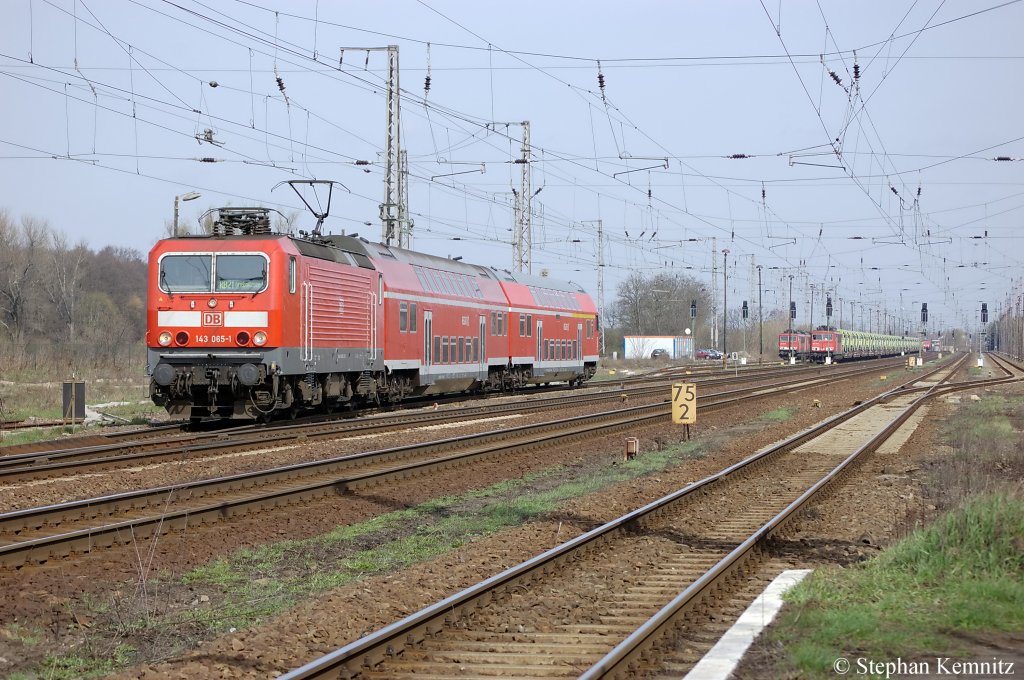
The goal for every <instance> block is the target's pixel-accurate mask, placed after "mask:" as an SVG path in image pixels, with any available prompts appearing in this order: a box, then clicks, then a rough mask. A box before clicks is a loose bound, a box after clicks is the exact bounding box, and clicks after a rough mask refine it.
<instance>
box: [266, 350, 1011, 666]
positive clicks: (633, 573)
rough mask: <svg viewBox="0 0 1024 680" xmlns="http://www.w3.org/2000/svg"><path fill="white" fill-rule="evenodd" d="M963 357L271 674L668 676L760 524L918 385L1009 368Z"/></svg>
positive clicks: (842, 469) (760, 555)
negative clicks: (963, 372)
mask: <svg viewBox="0 0 1024 680" xmlns="http://www.w3.org/2000/svg"><path fill="white" fill-rule="evenodd" d="M965 359H966V357H965V358H961V359H960V360H959V361H958V362H957V363H956V364H955V365H953V366H947V367H939V368H937V369H935V370H934V371H931V372H930V373H929V374H925V375H924V376H920V377H919V378H918V379H917V380H916V381H915V382H916V383H917V384H915V385H913V386H911V387H910V388H908V389H899V390H892V391H890V392H888V393H886V394H883V395H880V396H879V397H876V398H875V399H872V400H870V401H867V402H865V403H864V404H861V405H858V406H855V407H854V408H852V409H849V410H848V411H846V412H844V413H841V414H839V415H836V416H834V417H832V418H830V419H828V420H826V421H824V422H823V423H820V424H818V425H816V426H814V427H812V428H810V429H808V430H806V431H804V432H802V433H800V434H798V435H796V436H794V437H791V438H789V439H787V440H786V441H784V442H781V443H780V444H777V445H774V446H772V447H769V448H767V449H763V450H761V451H759V452H757V453H755V454H753V455H751V456H750V457H748V458H747V459H745V460H743V461H741V462H740V463H737V464H735V465H733V466H730V467H729V468H726V469H725V470H722V471H721V472H719V473H717V474H715V475H712V476H710V477H707V478H705V479H702V480H700V481H698V482H695V483H693V484H691V485H689V486H687V487H685V488H684V489H681V490H679V491H676V492H674V493H672V494H670V495H668V496H665V497H663V498H661V499H658V500H656V501H654V502H652V503H649V504H648V505H646V506H644V507H643V508H640V509H638V510H635V511H633V512H631V513H629V514H627V515H624V516H622V517H620V518H618V519H616V520H614V521H612V522H609V523H608V524H606V525H603V526H601V527H598V528H596V529H594V530H592V531H589V532H587V533H586V534H583V535H582V536H579V537H577V538H575V539H573V540H571V541H568V542H566V543H564V544H562V545H560V546H558V547H556V548H553V549H552V550H549V551H547V552H545V553H543V554H542V555H538V556H537V557H534V558H532V559H530V560H528V561H526V562H524V563H522V564H520V565H518V566H516V567H512V568H511V569H508V570H506V571H504V572H502V573H500V574H498V575H496V576H493V577H491V578H489V579H486V580H485V581H482V582H481V583H479V584H477V585H475V586H472V587H470V588H467V589H465V590H463V591H462V592H460V593H457V594H455V595H452V596H451V597H449V598H447V599H445V600H442V601H441V602H438V603H436V604H434V605H432V606H430V607H427V608H425V609H423V610H421V611H419V612H416V613H414V614H411V615H410V616H408V617H406V618H405V619H402V620H401V621H398V622H396V623H393V624H391V625H389V626H386V627H385V628H382V629H380V630H379V631H377V632H375V633H373V634H371V635H368V636H366V637H364V638H361V639H359V640H356V641H354V642H352V643H350V644H348V645H346V646H345V647H342V648H341V649H339V650H337V651H335V652H332V653H330V654H328V655H326V656H324V657H322V658H320V659H317V660H315V661H312V662H310V663H308V664H306V665H305V666H303V667H301V668H299V669H296V670H294V671H292V672H290V673H287V674H286V675H284V676H282V678H284V679H285V680H300V679H306V678H322V677H332V678H336V677H342V678H353V677H370V678H412V677H415V678H446V677H455V676H459V677H466V676H469V677H484V676H488V677H494V676H518V677H531V678H542V677H543V678H548V677H550V678H555V677H581V678H604V677H618V678H633V677H641V676H651V677H666V678H668V677H675V678H678V677H681V675H682V674H683V672H684V671H685V670H686V668H687V667H688V666H689V665H690V664H692V663H693V662H694V661H696V660H697V654H696V653H694V652H693V650H692V648H691V649H690V650H688V651H686V652H683V653H680V652H678V651H677V650H678V648H679V647H680V646H681V643H684V642H686V641H687V640H691V639H694V638H700V637H702V633H701V630H702V627H703V626H704V625H705V624H706V621H707V619H708V614H709V613H710V611H711V610H713V609H715V607H716V606H717V604H716V602H720V601H721V600H722V599H723V598H725V597H726V596H728V594H729V593H730V592H731V591H734V590H737V589H739V588H740V587H741V586H742V585H743V584H745V583H746V582H747V577H748V576H749V575H750V574H752V573H754V572H755V571H756V570H757V565H758V563H759V562H760V561H761V560H762V559H764V558H765V556H766V555H767V553H768V552H770V541H771V540H772V539H773V537H775V536H777V535H779V534H780V532H782V531H784V530H785V527H786V526H787V524H788V523H789V522H791V521H792V520H794V519H795V518H797V517H798V516H799V515H800V512H801V510H802V509H803V508H804V507H806V505H807V504H808V503H809V502H811V501H812V499H816V498H818V497H819V495H820V494H822V493H824V492H825V491H827V490H828V489H830V488H832V487H834V486H835V485H836V483H837V482H838V481H839V480H841V478H842V476H843V475H845V474H848V473H849V472H850V470H851V469H853V466H855V465H856V463H857V462H858V461H859V460H861V459H862V458H863V457H865V456H866V455H868V454H869V453H870V452H872V451H874V450H875V449H877V448H878V447H879V446H880V445H881V444H882V443H883V442H885V441H886V440H887V439H888V438H889V437H891V436H892V435H893V434H894V433H895V432H897V431H898V430H899V428H900V426H901V425H902V424H903V423H904V422H906V420H907V419H908V418H910V417H911V415H912V414H913V413H914V411H915V410H916V409H917V408H918V407H919V406H920V405H921V404H922V403H924V401H925V400H927V399H928V398H930V397H932V396H935V395H936V394H941V393H945V392H949V391H954V390H962V389H973V388H976V387H978V386H981V385H994V384H1001V383H1005V382H1009V381H1013V380H1019V379H1021V371H1020V370H1019V369H1017V370H1011V368H1010V367H1009V366H1004V370H1006V371H1007V372H1008V375H1007V376H1006V377H1003V378H997V379H992V380H988V381H984V382H977V381H976V382H971V383H965V382H961V383H957V384H946V383H947V381H948V380H950V379H951V378H952V376H954V375H955V374H956V373H958V372H959V371H960V369H961V368H962V367H963V365H964V362H965ZM996 361H999V360H998V359H997V360H996ZM759 480H760V481H759ZM730 490H732V492H730ZM737 490H740V491H737ZM738 499H739V500H738ZM682 646H684V647H685V646H688V645H682ZM663 672H664V675H662V673H663Z"/></svg>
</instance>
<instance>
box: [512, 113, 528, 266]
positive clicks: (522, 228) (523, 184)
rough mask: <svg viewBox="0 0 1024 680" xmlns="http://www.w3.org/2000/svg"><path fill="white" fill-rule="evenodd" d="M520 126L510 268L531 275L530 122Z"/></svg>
mask: <svg viewBox="0 0 1024 680" xmlns="http://www.w3.org/2000/svg"><path fill="white" fill-rule="evenodd" d="M520 125H521V126H522V128H523V148H522V155H521V156H520V157H519V158H518V159H516V163H517V164H518V165H520V166H521V170H522V178H521V181H520V185H519V193H517V194H516V208H515V227H514V229H513V238H512V267H513V268H514V269H515V270H516V271H517V272H521V271H525V272H527V273H528V274H532V273H533V263H532V262H531V254H532V251H533V224H532V214H533V209H532V207H531V200H532V198H533V192H532V188H531V186H530V179H531V178H530V170H531V168H530V121H528V120H524V121H523V122H522V123H520Z"/></svg>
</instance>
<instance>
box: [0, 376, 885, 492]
mask: <svg viewBox="0 0 1024 680" xmlns="http://www.w3.org/2000/svg"><path fill="white" fill-rule="evenodd" d="M889 364H892V362H888V363H883V364H882V365H881V366H879V365H877V364H873V365H871V366H870V368H869V367H867V366H857V365H855V366H853V367H852V368H846V369H824V368H821V367H807V368H803V369H799V370H797V371H792V372H788V373H786V374H782V375H785V376H786V377H787V379H786V380H783V381H778V380H776V378H778V377H782V375H780V374H778V373H777V372H772V371H767V372H753V373H748V374H744V375H743V376H720V375H719V376H705V377H701V376H692V375H686V374H685V373H682V374H678V377H677V378H676V379H679V378H684V377H685V378H686V379H687V380H692V381H694V382H696V383H697V384H698V385H700V386H701V388H702V389H703V388H705V387H707V386H711V385H731V384H737V383H739V384H742V383H747V382H751V381H759V380H764V379H769V378H771V379H772V380H773V381H774V384H778V385H785V384H791V383H792V382H793V381H799V380H806V379H807V378H806V377H805V374H810V375H820V374H823V373H828V375H829V376H831V377H835V376H837V375H842V374H843V372H844V371H854V372H855V374H860V373H862V372H864V371H865V370H878V369H879V368H880V367H884V366H887V365H889ZM893 365H894V364H893ZM673 375H674V374H670V375H668V376H665V377H662V378H661V379H660V380H649V381H648V382H645V383H644V385H643V386H638V387H631V388H626V387H625V386H624V385H623V386H621V387H619V388H616V384H615V383H613V384H611V385H609V386H608V387H609V388H610V389H611V390H612V391H605V392H590V393H578V392H573V393H572V394H571V395H568V396H554V397H543V398H538V399H533V400H527V401H515V402H496V401H493V400H492V401H489V402H487V404H486V405H480V406H468V407H464V408H459V409H445V410H442V411H424V410H420V409H417V410H404V411H396V412H389V413H384V414H380V415H376V416H369V417H365V418H358V419H352V418H348V419H337V418H327V417H320V418H314V419H310V421H309V422H302V423H287V424H283V425H277V426H274V427H266V426H256V425H241V426H235V427H232V428H225V429H220V430H216V431H213V432H201V433H182V432H177V431H175V432H173V433H171V434H169V435H167V436H164V437H159V436H153V435H152V433H150V432H149V431H147V432H146V435H147V436H145V437H143V438H140V439H137V440H133V439H131V438H130V437H127V436H125V437H119V438H118V441H113V442H111V441H101V442H100V443H96V444H88V445H85V446H77V447H74V448H53V449H50V450H44V451H31V452H27V453H15V454H10V455H7V456H3V457H0V483H8V484H10V483H15V482H24V481H30V480H38V479H48V478H53V477H57V476H68V475H74V474H81V473H83V472H94V471H98V470H110V469H116V468H120V467H126V466H137V465H144V464H151V463H154V462H158V461H171V460H194V459H196V458H199V457H203V456H214V455H222V454H225V453H231V452H237V451H246V450H252V449H257V448H266V447H267V446H285V445H287V444H289V443H291V442H294V441H297V440H300V439H305V440H307V441H312V440H320V439H334V438H341V437H352V436H361V435H368V434H377V433H382V432H390V431H396V430H400V429H406V428H409V427H427V426H435V425H440V424H447V423H452V422H464V421H467V420H472V419H479V418H494V417H497V416H500V415H502V414H508V413H529V412H537V411H545V410H549V411H553V412H555V411H557V410H559V409H562V408H566V407H574V406H583V405H588V404H602V403H614V402H617V401H623V400H627V401H628V400H630V399H634V400H635V399H638V398H649V397H650V396H651V395H652V394H653V395H655V396H657V397H659V398H660V397H662V396H663V394H664V392H660V393H659V392H658V390H665V389H666V388H667V387H668V386H669V385H671V381H670V379H671V378H672V377H673ZM57 444H58V445H59V444H61V442H57Z"/></svg>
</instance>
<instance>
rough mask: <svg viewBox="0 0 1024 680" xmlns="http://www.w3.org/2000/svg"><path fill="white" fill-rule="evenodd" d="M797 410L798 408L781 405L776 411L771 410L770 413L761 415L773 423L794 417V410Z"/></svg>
mask: <svg viewBox="0 0 1024 680" xmlns="http://www.w3.org/2000/svg"><path fill="white" fill-rule="evenodd" d="M795 410H796V409H793V408H789V407H786V406H781V407H779V408H777V409H775V410H774V411H769V412H768V413H765V414H764V415H763V416H761V420H767V421H769V422H773V423H781V422H783V421H785V420H789V419H790V418H792V417H793V411H795Z"/></svg>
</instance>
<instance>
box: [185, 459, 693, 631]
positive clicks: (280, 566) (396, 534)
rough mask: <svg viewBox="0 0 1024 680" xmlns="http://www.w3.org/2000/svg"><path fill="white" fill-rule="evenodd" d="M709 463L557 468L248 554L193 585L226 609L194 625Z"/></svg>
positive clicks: (260, 608) (219, 624)
mask: <svg viewBox="0 0 1024 680" xmlns="http://www.w3.org/2000/svg"><path fill="white" fill-rule="evenodd" d="M695 455H699V451H698V447H697V444H696V443H694V442H688V443H684V444H681V445H678V446H673V447H671V448H666V449H664V450H661V451H657V452H652V453H646V454H643V455H641V456H638V457H636V458H634V459H632V460H630V461H627V462H625V463H618V462H617V463H615V464H610V465H608V466H605V467H601V468H598V469H588V470H586V471H583V474H582V476H580V473H581V471H580V470H578V469H575V468H572V467H566V466H556V467H552V468H548V469H545V470H542V471H540V472H537V473H534V474H530V475H527V476H524V477H523V478H521V479H514V480H506V481H503V482H499V483H497V484H494V485H492V486H489V487H486V488H484V489H478V490H473V491H469V492H467V493H465V494H461V495H458V496H446V497H443V498H437V499H433V500H430V501H427V502H425V503H421V504H419V505H416V506H413V507H411V508H407V509H403V510H398V511H395V512H391V513H388V514H385V515H381V516H379V517H375V518H373V519H370V520H367V521H366V522H362V523H360V524H356V525H351V526H344V527H338V528H336V529H334V530H333V531H331V532H328V533H326V534H322V535H320V536H316V537H313V538H310V539H304V540H293V541H281V542H278V543H273V544H267V545H262V546H257V547H254V548H248V549H245V550H240V551H238V552H236V553H234V554H233V555H231V556H230V557H227V558H223V559H219V560H216V561H214V562H211V563H209V564H207V565H204V566H202V567H199V568H197V569H195V570H193V571H192V572H190V573H189V574H187V575H186V576H185V577H184V582H185V583H186V584H189V585H191V586H193V587H196V588H197V589H198V590H199V591H201V589H202V588H203V587H212V588H214V589H216V590H219V591H220V597H222V599H223V602H218V604H217V606H216V607H215V608H213V609H212V610H210V611H206V612H204V611H202V610H192V612H191V613H190V614H189V616H190V620H191V621H192V622H193V623H203V624H205V625H207V626H209V627H211V628H213V629H215V630H223V629H226V628H229V627H234V628H243V627H246V626H250V625H253V624H255V623H257V622H258V621H259V620H261V619H262V618H264V617H266V616H269V615H270V614H273V613H276V612H279V611H282V610H283V609H286V608H287V607H289V606H291V605H293V604H294V603H295V602H297V601H299V600H300V599H302V598H303V597H306V596H309V595H311V594H315V593H318V592H323V591H325V590H328V589H331V588H337V587H339V586H343V585H346V584H348V583H351V582H353V581H355V580H357V579H359V578H362V577H364V576H367V575H372V574H381V573H386V572H390V571H394V570H398V569H402V568H405V567H407V566H409V565H412V564H415V563H417V562H422V561H424V560H429V559H432V558H434V557H437V556H439V555H443V554H445V553H447V552H449V551H451V550H454V549H457V548H458V547H460V546H462V545H464V544H465V543H467V542H470V541H473V540H476V539H478V538H480V537H483V536H487V535H489V534H493V533H496V532H498V531H501V530H503V529H506V528H509V527H514V526H518V525H520V524H523V523H525V522H528V521H530V520H532V519H536V518H539V517H541V516H543V515H544V514H546V513H550V512H552V511H554V510H557V509H558V507H559V506H560V505H561V504H562V503H564V502H565V501H567V500H569V499H572V498H577V497H580V496H583V495H586V494H589V493H593V492H595V491H600V490H601V489H604V488H606V487H608V486H610V485H612V484H615V483H618V482H622V481H625V480H629V479H635V478H637V477H642V476H645V475H649V474H653V473H656V472H659V471H661V470H664V469H666V468H668V467H671V466H672V465H675V464H677V463H678V462H680V461H681V460H683V459H684V458H687V457H693V456H695Z"/></svg>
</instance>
